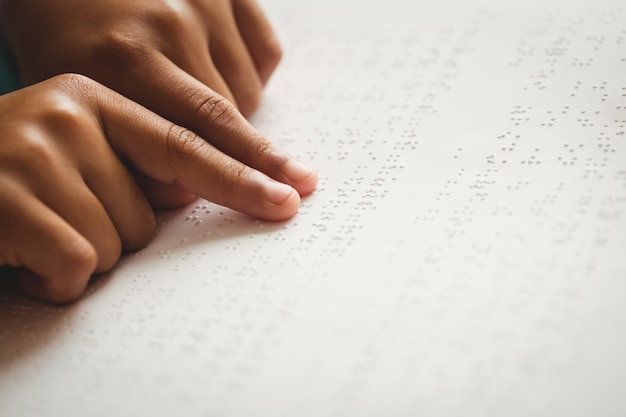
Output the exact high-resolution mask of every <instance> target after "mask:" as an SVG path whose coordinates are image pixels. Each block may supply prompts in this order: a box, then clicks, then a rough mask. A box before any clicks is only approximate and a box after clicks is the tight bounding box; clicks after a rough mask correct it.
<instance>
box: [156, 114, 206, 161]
mask: <svg viewBox="0 0 626 417" xmlns="http://www.w3.org/2000/svg"><path fill="white" fill-rule="evenodd" d="M165 143H166V152H167V154H168V155H171V156H172V157H173V161H174V162H175V166H174V168H186V167H188V166H190V165H193V164H194V163H195V162H196V160H198V158H199V157H200V155H201V154H202V152H203V149H204V147H205V146H206V142H205V141H204V139H202V138H200V137H199V136H198V135H196V134H195V133H194V132H192V131H191V130H189V129H186V128H184V127H181V126H177V125H172V127H171V128H170V130H169V131H168V133H167V135H166V142H165ZM175 172H178V170H176V169H175Z"/></svg>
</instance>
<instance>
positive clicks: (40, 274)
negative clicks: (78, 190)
mask: <svg viewBox="0 0 626 417" xmlns="http://www.w3.org/2000/svg"><path fill="white" fill-rule="evenodd" d="M14 196H15V198H14V199H13V201H12V202H11V207H14V208H15V210H17V211H16V212H18V211H19V213H20V215H19V216H18V215H13V216H12V217H5V216H4V214H10V213H3V216H2V217H3V218H11V219H13V221H11V222H10V223H8V224H3V233H5V236H10V237H11V241H10V242H7V241H3V242H1V243H0V251H1V252H2V253H3V254H4V255H3V257H5V258H8V259H9V260H10V264H11V265H12V266H14V267H17V266H23V267H25V268H27V269H28V270H30V271H31V272H32V273H31V274H25V273H24V272H19V273H18V280H19V283H20V286H21V287H22V288H23V289H24V290H25V291H26V292H27V293H28V294H30V295H32V296H34V297H36V298H39V299H42V300H45V301H49V302H55V303H63V302H68V301H72V300H74V299H76V298H78V297H79V296H80V294H82V293H83V291H84V289H85V288H86V286H87V283H88V281H89V278H90V277H91V275H92V274H93V273H94V271H95V270H96V266H97V262H98V259H97V254H96V251H95V249H94V247H93V246H92V245H91V244H90V243H89V242H88V241H87V240H86V239H85V238H84V237H83V236H81V234H80V233H78V232H77V231H76V230H75V229H74V228H72V227H71V226H70V225H69V224H68V223H67V222H65V220H63V219H62V218H61V217H60V216H59V215H58V214H56V213H55V212H54V211H52V210H51V209H50V208H49V207H47V206H46V205H44V204H43V203H42V202H41V201H39V200H38V199H37V198H35V197H34V196H32V195H30V194H27V193H23V192H22V193H20V194H17V193H16V194H14ZM4 207H5V209H7V208H8V206H7V205H5V206H4ZM31 236H37V237H38V238H37V239H31V238H30V237H31ZM35 277H36V278H35Z"/></svg>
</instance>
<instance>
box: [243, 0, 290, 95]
mask: <svg viewBox="0 0 626 417" xmlns="http://www.w3.org/2000/svg"><path fill="white" fill-rule="evenodd" d="M233 11H234V14H235V20H236V21H237V27H238V28H239V32H240V33H241V37H242V38H243V41H244V42H245V44H246V46H247V47H248V51H249V53H250V56H251V57H252V60H253V61H254V64H255V66H256V69H257V73H258V74H259V77H260V79H261V82H262V83H263V85H265V84H267V81H268V80H269V78H270V77H271V75H272V73H273V72H274V70H275V69H276V67H277V66H278V63H279V62H280V60H281V58H282V56H283V50H282V48H281V46H280V42H279V41H278V37H277V36H276V33H275V32H274V29H273V28H272V25H271V24H270V22H269V21H268V20H267V17H266V16H265V14H264V13H263V11H262V10H261V7H260V6H259V4H258V3H257V2H256V1H254V0H233Z"/></svg>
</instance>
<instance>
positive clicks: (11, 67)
mask: <svg viewBox="0 0 626 417" xmlns="http://www.w3.org/2000/svg"><path fill="white" fill-rule="evenodd" d="M18 88H20V82H19V78H18V76H17V70H16V68H15V63H14V62H13V59H12V58H11V53H10V51H9V48H8V46H7V44H6V41H5V39H4V36H3V35H2V31H1V30H0V95H1V94H6V93H9V92H11V91H14V90H17V89H18Z"/></svg>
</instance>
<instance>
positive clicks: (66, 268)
mask: <svg viewBox="0 0 626 417" xmlns="http://www.w3.org/2000/svg"><path fill="white" fill-rule="evenodd" d="M212 100H213V101H208V102H207V103H206V105H205V106H206V108H207V111H206V114H205V116H206V120H204V121H203V122H204V123H205V124H206V126H210V134H211V135H214V137H219V141H217V142H219V143H220V145H222V146H221V148H222V150H218V149H217V148H215V147H214V146H212V145H211V144H210V143H209V142H208V141H206V140H205V139H203V138H200V137H198V136H196V135H195V134H193V133H192V132H191V131H189V130H187V129H185V128H182V127H180V126H177V125H175V124H173V123H171V122H169V121H167V120H165V119H163V118H161V117H160V116H157V115H156V114H154V113H152V112H150V111H148V110H147V109H145V108H144V107H142V106H140V105H138V104H136V103H134V102H132V101H130V100H128V99H126V98H124V97H123V96H121V95H119V94H117V93H115V92H113V91H111V90H109V89H107V88H105V87H103V86H102V85H100V84H98V83H96V82H94V81H92V80H90V79H88V78H85V77H83V76H78V75H63V76H59V77H55V78H53V79H51V80H48V81H45V82H42V83H40V84H36V85H34V86H31V87H28V88H25V89H23V90H20V91H17V92H14V93H11V94H8V95H5V96H1V97H0V266H2V265H10V266H13V267H20V268H21V269H20V273H19V276H20V278H19V280H20V284H21V286H22V287H23V288H24V290H25V291H27V292H28V293H30V294H31V295H33V296H35V297H38V298H41V299H44V300H48V301H53V302H65V301H70V300H73V299H75V298H77V297H78V296H79V295H80V294H81V293H82V292H83V290H84V289H85V286H86V285H87V282H88V280H89V277H90V276H91V275H92V274H93V273H94V272H102V271H106V270H108V269H109V268H111V267H112V266H113V265H114V264H115V262H116V261H117V260H118V258H119V256H120V253H121V252H122V251H127V250H135V249H138V248H141V247H142V246H144V245H145V244H146V243H147V242H148V241H149V239H150V238H151V237H152V235H153V233H154V229H155V220H154V215H153V212H152V210H151V207H150V204H149V203H148V200H147V199H146V197H148V199H149V198H150V197H151V196H150V194H151V193H152V189H151V188H146V189H145V190H146V193H147V194H148V195H146V196H144V193H142V190H141V188H140V187H139V186H138V185H137V183H136V182H135V180H134V178H133V175H132V174H131V172H130V171H129V169H132V170H133V172H135V171H136V172H138V173H141V176H142V181H151V182H152V184H153V185H155V184H157V185H158V184H161V185H159V186H162V187H177V188H175V189H176V190H178V196H179V198H180V199H181V202H183V200H185V199H187V200H188V199H189V198H190V197H192V196H193V195H194V194H197V195H200V196H202V197H205V198H207V199H210V200H212V201H215V202H217V203H219V204H223V205H227V206H230V207H232V208H234V209H236V210H240V211H243V212H246V213H250V214H252V215H255V216H258V217H261V218H264V219H270V220H281V219H286V218H289V217H291V216H293V215H294V214H295V213H296V211H297V209H298V206H299V201H300V199H299V196H298V192H296V190H298V191H299V192H300V193H302V194H304V193H307V192H310V191H312V190H313V188H314V187H315V184H316V181H317V177H316V175H315V174H314V173H313V172H311V171H307V170H306V169H305V168H303V167H302V166H301V165H300V164H299V163H297V162H295V161H293V160H292V159H290V158H289V157H287V156H286V155H284V153H282V152H281V151H280V150H278V149H276V148H275V147H273V146H272V145H271V144H270V143H269V142H268V141H267V140H266V139H264V138H263V137H262V136H261V135H260V134H259V133H257V132H256V131H254V129H252V128H251V127H250V126H249V125H248V124H247V122H246V121H245V120H244V119H243V117H242V116H241V115H240V114H239V113H238V112H237V111H236V110H235V109H234V107H232V106H231V105H230V104H228V103H227V102H225V101H224V100H223V99H222V98H221V97H219V96H217V95H214V96H213V99H212ZM262 172H265V173H267V174H268V175H271V176H273V177H275V178H277V179H279V180H281V181H283V182H286V183H287V184H289V185H286V184H283V183H280V182H277V181H275V180H272V179H270V178H269V177H268V176H266V175H265V174H263V173H262ZM289 178H292V180H289ZM298 180H300V181H298ZM292 187H294V188H295V189H296V190H294V188H292ZM182 190H187V191H186V192H189V193H191V194H185V195H182V193H183V191H182ZM157 194H159V195H160V196H162V193H161V192H160V191H158V192H157ZM181 195H182V197H181ZM169 203H171V201H170V202H169Z"/></svg>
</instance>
